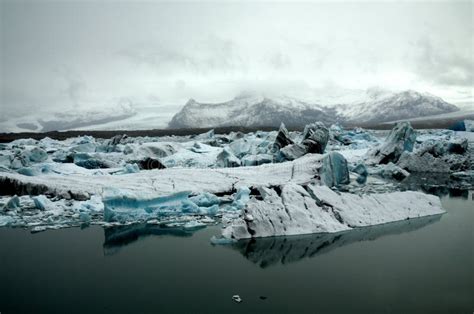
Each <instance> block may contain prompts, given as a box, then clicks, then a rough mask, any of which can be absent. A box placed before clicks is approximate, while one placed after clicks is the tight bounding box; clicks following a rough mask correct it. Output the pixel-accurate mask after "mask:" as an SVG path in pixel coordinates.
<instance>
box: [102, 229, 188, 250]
mask: <svg viewBox="0 0 474 314" xmlns="http://www.w3.org/2000/svg"><path fill="white" fill-rule="evenodd" d="M150 235H154V236H163V235H172V236H177V237H190V236H192V235H193V232H192V231H190V230H185V229H183V228H178V227H164V226H160V225H150V224H145V223H143V224H133V225H128V226H117V227H110V228H105V229H104V244H103V247H104V254H105V255H113V254H115V253H117V252H118V251H119V250H120V248H122V247H124V246H126V245H129V244H131V243H133V242H135V241H137V240H140V239H142V238H144V237H147V236H150Z"/></svg>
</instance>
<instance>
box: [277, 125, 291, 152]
mask: <svg viewBox="0 0 474 314" xmlns="http://www.w3.org/2000/svg"><path fill="white" fill-rule="evenodd" d="M291 144H293V141H292V140H291V138H290V134H289V133H288V130H287V129H286V127H285V124H283V122H282V123H281V125H280V129H279V130H278V134H277V136H276V139H275V142H274V143H273V150H274V151H275V152H277V151H279V150H280V149H282V148H283V147H285V146H288V145H291Z"/></svg>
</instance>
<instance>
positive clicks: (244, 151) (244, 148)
mask: <svg viewBox="0 0 474 314" xmlns="http://www.w3.org/2000/svg"><path fill="white" fill-rule="evenodd" d="M229 147H230V149H231V150H232V152H233V153H234V154H235V156H237V157H238V158H242V157H244V156H245V155H248V154H249V153H250V149H251V144H250V142H249V141H248V140H247V139H245V138H241V139H238V140H236V141H234V142H232V143H231V144H230V145H229Z"/></svg>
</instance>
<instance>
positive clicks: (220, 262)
mask: <svg viewBox="0 0 474 314" xmlns="http://www.w3.org/2000/svg"><path fill="white" fill-rule="evenodd" d="M472 197H473V195H472V192H467V191H466V192H464V193H460V194H459V193H458V195H451V196H443V197H442V203H443V206H444V208H445V209H446V210H447V213H446V214H444V215H442V216H437V217H427V218H421V219H414V220H408V221H403V222H399V223H395V224H388V225H383V226H376V227H372V228H366V229H360V230H355V231H351V232H346V233H342V234H336V235H309V236H298V237H286V238H285V237H280V238H267V239H258V240H252V241H243V242H239V243H237V244H236V245H232V246H228V245H226V246H222V245H218V246H214V245H212V244H211V243H210V241H209V239H210V237H211V236H212V235H215V234H218V233H219V227H217V226H216V227H211V228H206V229H203V230H199V231H196V232H194V233H193V234H192V233H188V232H183V231H180V230H173V229H160V228H157V227H154V228H150V227H146V226H144V225H137V226H134V227H132V228H130V227H129V228H118V229H114V230H110V229H109V230H107V231H105V230H104V229H102V228H101V227H97V226H93V227H89V228H85V229H79V228H71V229H63V230H57V231H46V232H43V233H38V234H31V233H30V232H29V231H28V230H24V229H12V228H2V229H0V312H1V313H2V314H7V313H472V312H473V310H474V297H473V296H474V284H473V281H474V280H473V277H474V276H473V274H474V271H473V265H474V263H473V262H474V261H473V230H474V229H473V223H474V219H473V218H474V215H473V213H474V206H473V205H474V201H473V199H472ZM234 294H238V295H240V297H241V298H242V299H243V301H242V303H235V302H234V301H232V299H231V297H232V295H234Z"/></svg>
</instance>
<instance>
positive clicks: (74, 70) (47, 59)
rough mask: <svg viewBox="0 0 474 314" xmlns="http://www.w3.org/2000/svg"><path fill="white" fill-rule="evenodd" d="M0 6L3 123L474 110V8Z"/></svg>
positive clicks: (401, 5)
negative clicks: (313, 97)
mask: <svg viewBox="0 0 474 314" xmlns="http://www.w3.org/2000/svg"><path fill="white" fill-rule="evenodd" d="M0 3H1V4H0V14H1V15H0V21H1V22H0V23H1V24H0V34H1V37H0V75H1V76H0V80H1V82H0V84H1V99H0V116H1V117H0V120H1V119H3V120H5V119H8V118H13V117H17V116H22V115H27V114H30V113H32V112H64V111H68V110H89V109H97V108H114V106H116V104H118V103H120V102H121V101H124V100H125V101H129V102H131V103H133V104H141V105H152V106H157V107H160V106H162V107H163V110H175V109H176V110H178V109H179V108H180V107H181V106H183V105H184V103H185V102H186V101H187V99H189V98H194V99H196V100H198V101H202V102H218V101H226V100H229V99H231V98H233V97H234V96H236V95H237V94H239V93H240V92H242V91H246V90H257V91H264V92H268V93H280V94H287V95H293V94H295V95H296V94H298V93H300V92H301V93H303V92H308V91H311V92H313V93H324V92H325V91H328V90H330V91H336V92H337V91H339V90H340V91H343V90H347V89H367V88H370V87H373V86H378V87H382V88H387V89H395V90H401V89H414V90H417V91H422V92H429V93H432V94H435V95H437V96H440V97H443V98H444V99H445V100H447V101H449V102H452V103H466V102H471V103H472V99H473V73H474V39H473V34H474V29H473V10H474V8H473V3H474V2H472V1H467V2H458V1H446V2H434V1H429V2H428V1H425V2H406V1H405V2H386V1H383V2H367V1H365V2H358V1H349V2H339V1H336V2H331V3H329V2H321V1H315V2H306V3H294V2H292V3H290V2H276V3H275V2H248V1H246V2H234V1H232V2H230V1H226V2H224V1H220V2H181V1H176V2H151V1H148V2H143V1H82V2H79V1H68V0H63V1H57V2H54V1H34V2H32V1H30V2H27V1H26V2H25V1H21V0H20V1H9V0H0ZM170 108H171V109H170Z"/></svg>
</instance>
